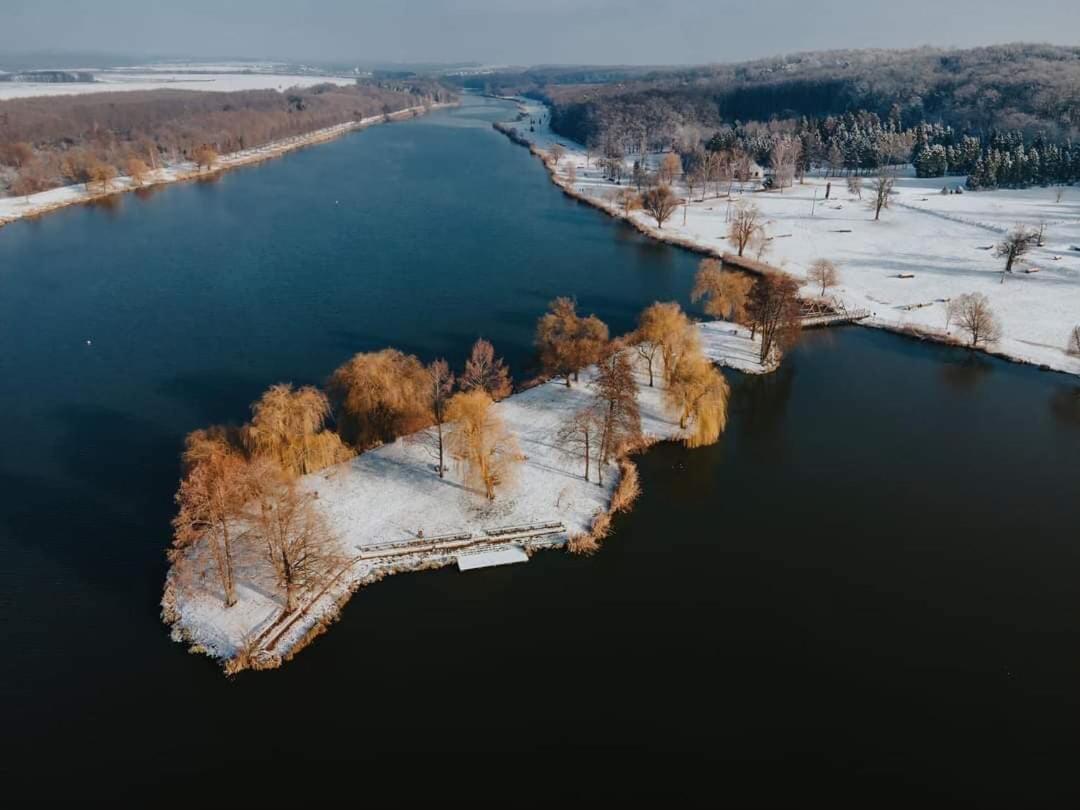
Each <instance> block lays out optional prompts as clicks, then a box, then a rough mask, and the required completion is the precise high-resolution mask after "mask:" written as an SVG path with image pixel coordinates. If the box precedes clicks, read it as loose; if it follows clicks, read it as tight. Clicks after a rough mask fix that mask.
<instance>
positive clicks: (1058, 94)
mask: <svg viewBox="0 0 1080 810" xmlns="http://www.w3.org/2000/svg"><path fill="white" fill-rule="evenodd" d="M481 79H482V80H483V81H484V82H486V85H487V87H488V88H491V89H495V90H497V91H500V92H506V91H508V90H514V91H516V92H524V93H527V94H529V95H533V96H536V97H540V98H542V99H544V100H545V101H547V102H548V103H549V104H551V106H552V113H551V127H552V129H553V130H554V131H555V132H557V133H559V134H560V135H563V136H565V137H567V138H571V139H573V140H575V141H578V142H580V143H585V144H589V145H591V146H592V147H593V148H594V149H595V150H596V151H597V152H602V153H605V154H608V153H610V154H612V155H617V154H622V155H626V154H638V153H641V152H643V151H655V150H669V149H670V150H674V151H677V152H679V153H680V154H681V155H682V156H683V162H684V166H685V165H692V164H693V163H695V162H696V159H697V158H696V154H697V153H699V152H700V151H701V149H702V147H704V148H705V149H708V150H711V151H716V150H721V149H729V150H730V149H735V150H739V151H741V152H745V153H747V154H749V155H751V156H752V157H753V158H754V159H755V160H757V161H758V162H760V163H762V164H763V165H769V161H770V154H771V152H772V151H773V149H774V147H775V146H776V143H777V141H778V140H782V139H784V138H792V139H795V140H797V141H798V146H797V149H798V152H799V163H800V166H801V168H802V169H808V168H809V167H810V165H811V163H813V164H814V165H818V166H827V167H829V168H830V169H834V170H837V171H843V172H872V171H876V170H877V169H879V168H880V167H882V166H887V165H889V164H893V163H905V162H908V161H912V162H914V163H915V165H916V169H917V170H918V172H919V174H920V175H923V176H941V175H944V174H966V175H970V176H971V178H972V179H971V181H970V185H971V186H972V187H984V188H985V187H994V186H998V185H1014V186H1015V185H1028V184H1032V183H1070V182H1076V181H1077V180H1080V146H1078V145H1077V143H1074V141H1077V142H1080V138H1078V135H1080V48H1073V47H1058V46H1050V45H1000V46H993V47H986V48H976V49H972V50H938V49H932V48H920V49H917V50H906V51H885V50H862V51H829V52H821V53H806V54H796V55H793V56H784V57H777V58H774V59H763V60H758V61H755V62H746V63H741V64H733V65H710V66H703V67H694V68H678V69H676V68H668V69H645V68H636V69H635V68H610V69H595V68H594V69H585V68H536V69H531V70H529V71H524V72H520V73H516V74H496V75H494V76H487V77H474V79H473V81H474V82H475V81H478V80H481Z"/></svg>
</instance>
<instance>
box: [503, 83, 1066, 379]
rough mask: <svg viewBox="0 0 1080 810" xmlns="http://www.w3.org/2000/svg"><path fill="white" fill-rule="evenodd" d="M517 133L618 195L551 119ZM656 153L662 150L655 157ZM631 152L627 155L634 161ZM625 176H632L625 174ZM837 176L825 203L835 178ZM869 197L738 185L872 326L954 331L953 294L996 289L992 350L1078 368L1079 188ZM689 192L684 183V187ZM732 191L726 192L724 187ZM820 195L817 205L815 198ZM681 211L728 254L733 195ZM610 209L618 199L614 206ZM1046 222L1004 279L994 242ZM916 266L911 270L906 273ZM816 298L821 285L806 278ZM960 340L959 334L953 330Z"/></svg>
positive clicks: (685, 235) (790, 253) (563, 167)
mask: <svg viewBox="0 0 1080 810" xmlns="http://www.w3.org/2000/svg"><path fill="white" fill-rule="evenodd" d="M523 106H524V108H525V109H526V110H527V112H528V113H529V114H530V115H531V116H533V117H540V116H544V117H545V119H546V116H547V109H546V108H545V107H543V106H542V105H540V104H538V103H536V102H531V101H530V102H526V103H525V104H524V105H523ZM515 126H516V128H517V130H518V133H519V134H520V135H521V136H522V137H524V138H526V139H528V140H530V141H532V142H533V143H534V144H535V145H536V146H537V147H538V148H541V149H548V148H549V147H550V146H551V145H552V144H553V143H555V142H558V143H560V144H561V145H562V146H563V147H565V148H566V150H567V154H566V157H564V158H563V160H562V161H561V163H560V167H559V173H560V175H561V176H562V177H561V179H562V180H563V181H565V173H566V171H567V169H568V168H569V167H570V166H571V165H572V166H573V167H574V169H575V171H576V173H577V180H576V182H575V184H574V186H575V190H576V191H577V192H579V193H582V194H585V195H587V196H589V197H593V198H596V199H598V200H601V201H605V202H608V201H609V200H610V198H611V195H612V193H613V191H614V190H615V188H616V186H615V185H614V184H612V183H609V182H607V181H605V180H604V179H603V177H602V176H601V174H600V173H599V172H598V171H597V170H596V169H595V166H593V165H590V166H589V167H586V157H585V153H584V150H583V148H582V147H581V146H580V145H579V144H575V143H573V142H570V141H567V140H566V139H565V138H561V137H559V136H556V135H554V134H553V133H552V132H551V131H550V130H549V129H548V128H547V125H546V123H545V124H544V125H543V126H538V127H537V128H536V131H535V132H529V131H528V130H529V122H528V121H527V120H526V121H524V122H521V123H518V124H516V125H515ZM655 160H656V157H655V156H654V157H653V161H654V162H655ZM631 163H632V160H631V159H628V164H631ZM624 182H625V181H624ZM827 182H831V183H832V189H831V193H830V199H829V200H825V199H824V197H825V191H826V183H827ZM863 182H864V186H866V187H867V188H866V189H864V191H863V200H859V199H857V198H856V197H853V196H852V195H849V194H848V192H847V188H846V182H845V179H844V178H842V177H841V178H832V179H831V181H829V180H826V179H825V178H822V177H813V178H807V180H806V182H805V183H804V184H798V183H797V184H795V186H794V187H792V188H787V189H785V190H784V191H783V193H779V192H763V191H751V190H749V188H748V189H747V190H746V191H745V192H744V193H737V194H735V195H733V196H734V200H735V201H736V202H737V201H738V200H747V201H749V202H753V203H754V204H756V205H757V206H758V208H760V209H761V211H762V213H763V215H764V217H765V219H766V221H767V230H768V234H769V236H771V237H772V239H771V241H770V243H769V250H768V253H767V254H766V255H765V256H764V257H763V258H764V260H765V261H767V262H769V263H770V264H773V265H776V266H779V267H781V268H783V269H784V270H785V271H787V272H789V273H790V274H791V275H793V276H795V277H796V278H799V279H805V276H806V270H807V268H808V266H809V265H810V264H811V263H812V262H813V261H814V260H815V259H818V258H826V259H831V260H832V261H833V262H835V263H836V265H837V266H838V269H839V272H840V284H839V286H838V287H835V288H833V289H830V290H829V293H828V295H829V296H830V297H833V296H835V297H836V298H837V299H839V300H841V301H842V302H843V303H844V304H845V305H846V306H847V307H848V308H849V309H867V310H869V311H870V312H872V313H873V315H872V317H871V318H869V319H868V320H866V321H863V323H865V324H868V325H871V326H881V327H887V328H914V329H918V330H920V331H923V332H929V333H935V334H940V335H942V336H944V335H945V333H946V329H945V325H946V324H945V309H946V303H947V300H948V299H950V298H952V297H955V296H957V295H961V294H963V293H973V292H979V293H983V294H984V295H986V296H987V297H988V298H989V299H990V302H991V306H992V308H993V311H994V312H995V314H996V315H997V317H998V318H999V319H1000V321H1001V325H1002V333H1003V337H1002V339H1001V340H1000V341H999V342H998V343H997V345H996V346H993V347H992V349H993V350H994V351H997V352H999V353H1002V354H1005V355H1007V356H1009V357H1012V358H1014V359H1017V360H1023V361H1026V362H1031V363H1037V364H1042V365H1046V366H1049V367H1051V368H1054V369H1058V370H1061V371H1067V372H1070V373H1073V374H1080V358H1077V357H1070V356H1069V355H1067V354H1066V352H1065V345H1066V341H1067V338H1068V334H1069V332H1070V330H1071V329H1072V328H1073V327H1074V326H1076V325H1077V324H1080V250H1077V249H1073V247H1074V246H1075V247H1076V248H1080V188H1065V189H1064V190H1063V191H1062V199H1061V201H1060V202H1059V201H1058V200H1057V199H1056V198H1057V194H1058V192H1059V189H1058V188H1031V189H1023V190H1000V191H979V192H970V191H968V192H965V193H963V194H949V195H943V194H941V193H940V191H941V188H942V186H943V185H946V184H947V185H949V186H950V187H955V186H958V185H961V184H962V183H963V178H955V177H954V178H944V179H943V178H935V179H926V180H920V179H916V178H914V177H903V178H900V179H899V180H898V181H897V184H896V193H895V194H894V195H893V197H892V202H891V203H890V207H889V208H888V209H887V210H885V211H883V212H882V214H881V220H880V221H879V222H874V221H873V211H872V210H870V209H869V207H868V202H869V197H870V196H871V193H872V192H870V190H869V186H870V183H871V182H872V181H871V178H865V179H864V181H863ZM679 191H680V193H682V194H683V195H684V196H685V191H684V190H681V189H679ZM725 191H726V189H725ZM815 193H816V195H817V200H816V203H815V200H814V197H815ZM695 198H696V199H695V201H694V202H692V203H691V204H690V205H689V206H687V211H686V222H685V224H683V211H682V210H681V209H680V210H679V211H678V212H677V213H676V214H675V215H674V216H672V218H671V219H670V220H669V221H668V222H667V223H665V224H664V227H663V235H665V236H667V237H675V238H681V239H686V240H689V241H691V242H693V243H695V244H696V245H699V246H701V247H704V248H706V249H710V250H713V251H717V252H723V251H729V250H731V246H730V244H729V242H728V241H727V239H726V233H727V223H726V221H725V220H726V217H727V211H728V205H729V201H728V199H727V198H726V196H721V197H719V198H716V197H715V196H713V192H712V191H711V190H710V192H709V196H708V197H707V198H706V199H704V200H700V192H698V191H695ZM607 207H608V208H609V210H610V205H608V206H607ZM631 216H632V217H633V218H634V219H635V220H636V221H637V222H639V223H641V224H642V225H644V226H645V227H646V229H648V230H653V229H655V222H654V221H653V220H652V219H651V218H650V217H649V216H648V215H647V214H644V213H643V212H640V211H639V212H635V213H633V214H632V215H631ZM1020 223H1022V224H1025V225H1028V226H1031V227H1035V228H1038V227H1040V225H1041V226H1044V227H1045V244H1044V247H1041V248H1035V249H1034V250H1033V251H1032V252H1031V253H1030V254H1029V255H1028V256H1026V257H1025V258H1024V259H1023V260H1022V261H1021V262H1019V266H1018V267H1016V268H1015V271H1014V272H1013V273H1012V274H1011V275H1009V276H1008V277H1007V278H1006V279H1005V282H1004V284H1002V272H1001V271H1002V267H1003V261H1002V260H1001V259H998V258H997V257H995V256H994V255H993V250H992V248H993V246H994V244H995V243H996V242H998V241H1000V240H1001V239H1002V237H1003V236H1004V235H1005V233H1006V232H1007V231H1009V230H1010V229H1011V228H1012V227H1014V226H1015V225H1016V224H1020ZM901 274H904V275H908V274H911V276H912V277H911V278H900V275H901ZM802 292H803V294H804V295H806V296H808V297H809V296H815V295H817V294H818V293H819V292H820V290H815V289H814V288H813V287H812V286H810V285H807V286H805V287H804V288H803V290H802ZM950 336H952V337H960V335H959V334H957V330H956V329H955V327H954V328H952V329H951V330H950Z"/></svg>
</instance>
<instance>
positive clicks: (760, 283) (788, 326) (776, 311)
mask: <svg viewBox="0 0 1080 810" xmlns="http://www.w3.org/2000/svg"><path fill="white" fill-rule="evenodd" d="M748 310H749V314H750V322H751V326H752V330H753V332H755V333H760V335H761V353H760V360H761V362H762V363H765V362H766V361H767V360H768V359H769V356H770V355H771V354H772V352H773V351H774V350H776V351H779V352H784V351H786V350H787V349H788V348H790V347H791V346H793V345H794V344H795V342H796V341H797V340H798V337H799V329H800V327H801V323H802V321H801V307H800V305H799V285H798V283H797V282H796V281H795V280H794V279H792V278H790V277H789V276H787V275H784V274H783V273H766V274H765V275H763V276H760V277H759V278H758V279H757V280H755V282H754V289H753V290H752V291H751V292H750V303H749V306H748Z"/></svg>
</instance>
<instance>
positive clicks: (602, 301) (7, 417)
mask: <svg viewBox="0 0 1080 810" xmlns="http://www.w3.org/2000/svg"><path fill="white" fill-rule="evenodd" d="M509 109H510V107H509V106H508V105H507V104H505V103H503V102H495V101H490V100H482V99H476V98H469V99H466V103H465V104H464V105H463V107H461V108H459V109H455V110H449V111H440V112H437V113H434V114H432V115H430V116H428V117H424V118H420V119H415V120H411V121H408V122H403V123H395V124H391V125H387V126H380V127H375V128H372V129H370V130H367V131H364V132H361V133H357V134H353V135H349V136H347V137H344V138H342V139H340V140H338V141H335V142H333V143H330V144H326V145H323V146H319V147H316V148H312V149H308V150H304V151H300V152H296V153H293V154H290V155H288V156H287V157H285V158H282V159H280V160H276V161H272V162H270V163H267V164H265V165H262V166H259V167H257V168H251V169H244V170H240V171H236V172H232V173H229V174H225V175H223V176H221V177H220V178H218V179H216V180H214V181H212V182H202V183H189V184H179V185H175V186H171V187H167V188H163V189H161V190H159V191H157V192H156V193H152V194H149V195H143V198H140V197H136V196H135V195H126V196H123V197H120V198H117V199H116V200H114V201H113V202H112V203H111V204H109V205H96V206H83V207H73V208H69V209H66V210H63V211H60V212H57V213H54V214H50V215H49V216H47V217H44V218H42V219H41V220H38V221H27V222H19V223H15V224H13V225H10V226H7V227H5V228H3V229H2V230H0V372H2V373H0V403H2V405H3V420H2V421H0V448H2V453H0V487H2V489H0V492H2V496H0V650H2V653H0V695H2V698H3V701H2V702H3V737H2V739H3V743H2V745H3V752H2V753H3V757H2V760H0V773H4V776H5V778H4V784H5V795H6V796H9V797H21V796H24V795H36V796H39V797H67V798H74V797H96V796H110V797H126V798H132V799H136V800H139V801H143V802H155V801H157V800H162V799H164V800H166V801H171V800H174V799H175V798H177V797H179V796H185V795H189V794H190V796H192V797H216V798H217V799H220V800H222V801H225V800H227V801H230V802H232V803H241V804H243V803H245V802H248V801H253V800H255V799H258V798H262V797H273V798H278V799H281V798H284V797H288V796H291V795H308V796H311V795H321V794H325V795H327V796H339V797H341V796H354V797H356V798H357V799H358V800H362V799H363V798H372V797H375V796H379V795H382V794H384V793H387V792H389V793H391V794H393V795H396V796H397V797H399V798H403V797H412V796H423V795H441V796H443V797H451V796H453V797H458V798H462V799H481V798H485V797H487V798H499V797H504V798H508V799H513V798H519V799H529V800H537V799H541V798H546V799H551V800H559V801H567V800H573V799H582V798H585V797H590V796H600V797H606V798H619V797H624V796H625V797H638V798H640V797H643V796H646V795H651V794H657V795H663V796H667V797H669V798H671V799H677V798H680V797H681V798H687V799H689V798H697V799H702V798H710V799H711V800H712V802H713V803H717V802H719V801H722V800H723V799H725V798H728V799H741V800H743V802H744V803H745V802H747V801H749V802H751V803H753V802H761V803H776V802H794V801H800V802H801V801H802V800H804V799H805V798H806V797H808V796H811V795H828V796H831V797H834V798H835V799H836V800H859V801H862V803H863V804H868V805H871V806H874V805H882V804H889V803H892V802H902V801H910V800H913V799H916V798H933V799H946V798H961V797H968V798H972V799H974V800H975V801H976V802H978V803H980V804H996V803H1001V804H1008V803H1013V804H1015V803H1019V802H1024V803H1028V804H1030V803H1033V802H1036V801H1039V800H1043V801H1048V802H1051V801H1062V800H1063V799H1064V798H1066V797H1072V798H1074V799H1075V798H1076V791H1077V786H1076V783H1075V780H1074V779H1073V776H1072V774H1073V771H1074V764H1075V758H1076V755H1077V753H1078V750H1077V749H1078V747H1080V746H1078V744H1077V731H1078V725H1080V542H1078V538H1080V530H1078V527H1080V386H1078V383H1077V381H1076V380H1075V379H1074V378H1069V377H1066V376H1063V375H1055V374H1048V373H1043V372H1039V371H1037V370H1034V369H1032V368H1027V367H1022V366H1016V365H1010V364H1007V363H1004V362H1002V361H998V360H994V359H987V358H982V357H973V356H970V355H969V354H968V353H966V352H964V351H961V350H955V349H949V348H944V347H939V346H934V345H929V344H920V343H916V342H913V341H910V340H907V339H903V338H900V337H897V336H894V335H889V334H885V333H881V332H874V331H870V330H865V329H860V328H857V327H852V328H844V329H839V330H831V331H823V332H816V333H812V334H809V335H807V336H806V339H805V340H804V341H803V343H802V345H801V346H800V347H799V348H798V349H797V350H795V351H794V352H793V353H792V354H791V355H790V357H789V358H788V359H787V360H786V362H785V364H784V366H783V367H782V369H781V370H780V371H779V372H778V373H777V374H775V375H773V376H771V377H767V378H750V377H743V376H742V375H739V374H737V373H732V374H730V375H729V378H730V379H731V381H732V384H733V389H734V398H733V414H732V420H731V424H730V426H729V429H728V432H727V434H726V435H725V437H724V438H723V440H722V441H721V442H720V443H719V444H718V445H716V446H714V447H710V448H705V449H700V450H694V451H688V450H686V449H684V448H681V447H678V446H669V445H665V446H659V447H657V448H654V449H653V450H651V451H649V452H648V453H647V454H645V455H644V456H643V457H642V458H641V460H640V465H639V466H640V469H641V474H642V484H643V489H644V495H643V496H642V498H641V500H640V501H639V503H638V505H637V506H636V508H635V509H634V511H633V512H632V513H631V514H629V515H624V516H620V517H619V518H618V519H617V520H616V522H615V533H614V535H613V536H612V537H611V538H610V539H609V540H608V542H607V544H606V546H605V548H604V550H603V551H602V552H601V553H600V554H599V555H597V556H595V557H592V558H588V559H582V558H574V557H571V556H569V555H565V554H559V553H555V552H551V553H546V554H542V555H539V556H537V557H535V558H534V559H533V560H532V561H531V562H530V563H529V564H528V565H521V566H514V567H510V568H503V569H491V570H486V571H481V572H475V573H470V574H468V575H462V574H458V573H456V572H454V571H450V570H444V571H438V572H432V573H424V574H416V575H408V576H400V577H394V578H392V579H390V580H387V581H386V582H383V583H380V584H379V585H377V586H374V587H371V588H367V589H365V590H363V591H361V592H359V593H358V594H357V595H356V596H355V597H354V598H353V600H352V601H351V602H350V604H349V605H348V606H347V608H346V609H345V611H344V613H343V616H342V620H341V621H340V622H339V623H338V624H336V625H335V626H333V627H332V628H331V629H330V630H329V632H328V633H327V635H325V636H324V637H322V638H320V639H318V640H317V641H316V642H314V643H313V644H312V645H311V646H310V647H309V648H307V649H306V650H304V651H303V652H302V653H301V654H300V655H299V656H298V657H297V659H296V660H295V661H293V662H291V663H289V664H287V665H286V666H285V667H283V668H282V669H280V670H277V671H273V672H264V673H244V674H243V675H241V676H240V677H238V678H236V679H235V680H232V681H230V680H227V679H225V678H224V677H222V675H221V673H220V670H219V669H218V668H217V666H216V665H215V664H214V663H213V662H211V661H210V660H209V659H207V658H204V657H202V656H193V655H188V654H187V653H186V652H185V650H184V648H183V647H182V646H180V645H178V644H175V643H173V642H172V641H170V640H169V638H168V633H167V629H166V628H165V627H164V626H163V625H162V624H161V621H160V618H159V604H158V602H159V600H160V595H161V587H162V583H163V578H164V574H165V567H166V566H165V557H164V551H165V549H166V547H167V544H168V542H169V534H170V529H169V520H170V517H171V515H172V512H173V505H172V494H173V492H174V491H175V487H176V483H177V477H178V473H179V470H178V454H179V451H180V448H181V445H182V440H183V436H184V434H185V433H186V432H188V431H190V430H192V429H194V428H196V427H199V426H204V425H206V424H209V423H213V422H224V421H232V422H240V421H242V420H243V419H244V418H246V416H247V407H248V404H249V403H250V402H251V401H252V400H254V399H255V398H256V397H257V396H258V394H259V393H260V392H261V391H262V390H263V389H264V388H266V387H267V386H268V385H270V384H271V383H274V382H278V381H283V380H291V381H294V382H297V383H307V382H314V383H317V382H320V381H322V380H323V379H324V378H325V377H326V375H327V374H328V373H329V372H330V371H331V370H332V369H333V368H334V367H335V366H336V365H338V364H339V363H340V362H342V361H343V360H345V359H346V358H347V357H349V356H350V355H351V354H352V353H354V352H357V351H363V350H369V349H374V348H379V347H382V346H385V345H394V346H397V347H398V348H401V349H403V350H405V351H409V352H415V353H418V354H420V355H421V356H422V357H423V358H424V359H430V358H433V357H435V356H446V357H447V358H449V359H451V360H452V361H453V362H455V363H459V362H460V361H461V358H462V357H463V355H464V354H465V353H466V352H467V350H468V347H469V345H470V344H471V343H472V341H473V340H474V339H475V338H476V337H478V336H484V337H487V338H489V339H491V340H492V341H493V342H494V343H495V346H496V348H497V350H498V351H499V352H500V353H501V354H503V355H505V356H506V358H507V359H508V361H509V362H510V365H511V367H512V370H513V371H514V372H515V376H516V377H517V378H518V379H519V380H520V379H524V378H525V377H527V376H529V374H530V372H531V369H530V362H531V348H530V339H531V333H532V326H533V323H534V322H535V319H536V318H537V316H538V315H539V314H540V313H541V312H542V310H543V309H544V306H545V304H546V302H547V301H548V300H550V299H551V298H553V297H554V296H557V295H567V294H569V295H575V296H577V299H578V301H579V304H580V307H581V309H583V310H585V311H586V312H595V313H596V314H597V315H599V316H600V317H602V318H603V319H605V320H606V321H607V322H608V323H609V324H610V325H611V327H612V331H613V332H619V331H623V330H626V329H628V328H629V327H630V326H631V325H632V323H633V319H634V317H635V315H636V313H637V312H638V311H639V310H640V309H641V308H642V307H644V306H645V305H647V304H648V303H650V302H652V301H654V300H658V299H659V300H669V299H675V300H679V301H681V302H683V303H684V304H688V302H687V296H688V292H689V289H690V286H691V281H692V276H693V272H694V269H695V266H696V262H697V257H694V256H691V255H689V254H687V253H684V252H681V251H678V250H675V249H673V248H670V247H666V246H661V245H657V244H653V243H650V242H648V241H646V240H645V239H643V238H642V237H641V236H640V235H638V234H637V233H636V232H634V231H633V230H632V229H630V228H628V227H626V226H625V225H622V224H619V223H617V222H614V221H612V220H610V219H608V218H607V217H605V216H604V215H603V214H601V213H599V212H597V211H595V210H592V209H590V208H588V207H586V206H582V205H580V204H577V203H575V202H573V201H571V200H569V199H567V198H565V197H564V196H563V195H562V194H561V193H559V192H558V191H557V190H556V189H555V188H553V187H552V186H551V185H550V183H549V181H548V179H547V175H546V173H545V172H544V170H543V168H542V167H541V166H540V164H539V162H538V161H536V160H535V159H533V158H532V157H530V156H529V154H528V152H527V151H526V150H524V149H522V148H520V147H517V146H514V145H513V144H511V143H510V142H509V141H508V140H507V139H506V138H504V137H503V136H501V135H499V134H498V133H496V132H494V131H493V130H492V129H491V128H490V122H491V121H493V120H498V119H500V118H505V117H506V116H507V115H508V110H509ZM372 508H378V507H377V505H376V504H373V505H372Z"/></svg>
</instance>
